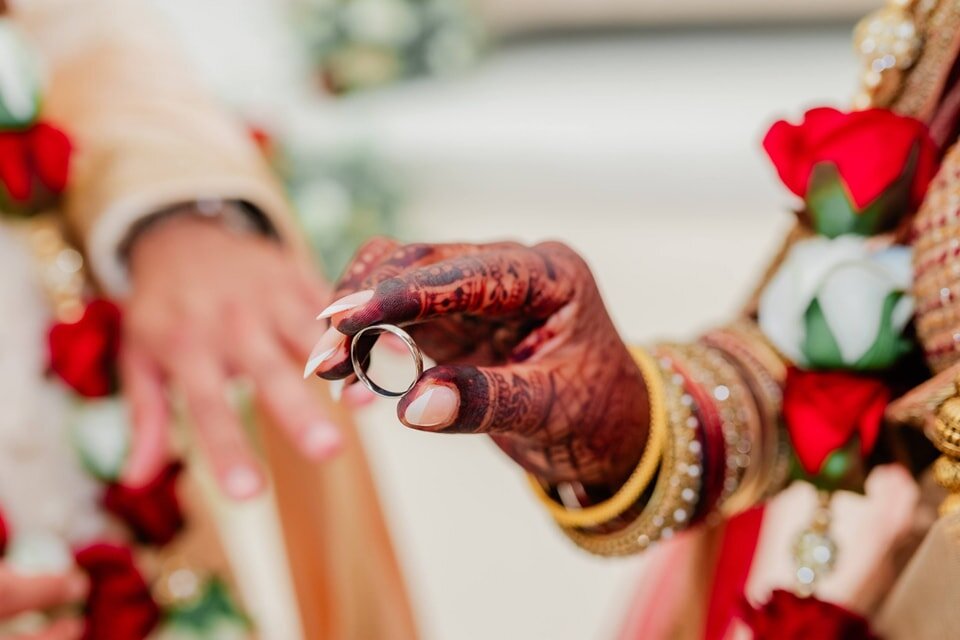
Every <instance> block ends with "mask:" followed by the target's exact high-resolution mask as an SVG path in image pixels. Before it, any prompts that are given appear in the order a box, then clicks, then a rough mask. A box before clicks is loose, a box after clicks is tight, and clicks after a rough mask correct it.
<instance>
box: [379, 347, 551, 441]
mask: <svg viewBox="0 0 960 640" xmlns="http://www.w3.org/2000/svg"><path fill="white" fill-rule="evenodd" d="M555 397H556V394H555V393H554V382H553V377H552V375H551V374H550V370H549V368H547V366H546V365H545V364H544V363H538V364H533V365H531V364H517V365H508V366H504V367H473V366H439V367H434V368H433V369H430V370H429V371H427V372H425V373H424V374H423V375H422V376H421V377H420V380H419V381H417V384H416V385H415V386H414V388H413V389H411V390H410V392H409V393H407V395H405V396H404V397H403V399H402V400H401V401H400V404H399V405H398V406H397V414H398V416H399V417H400V421H401V422H402V423H403V424H405V425H407V426H408V427H411V428H413V429H419V430H422V431H434V432H443V433H508V432H509V433H514V434H517V435H531V434H533V433H534V432H536V431H538V430H540V429H542V428H544V427H545V426H546V425H547V422H548V419H549V417H550V414H551V411H552V409H553V403H554V399H555Z"/></svg>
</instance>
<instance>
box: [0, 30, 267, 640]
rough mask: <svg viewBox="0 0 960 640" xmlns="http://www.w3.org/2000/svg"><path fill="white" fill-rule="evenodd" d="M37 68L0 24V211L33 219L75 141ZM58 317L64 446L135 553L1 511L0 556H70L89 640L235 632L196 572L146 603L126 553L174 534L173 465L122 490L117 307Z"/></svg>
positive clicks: (222, 600) (50, 566) (55, 560)
mask: <svg viewBox="0 0 960 640" xmlns="http://www.w3.org/2000/svg"><path fill="white" fill-rule="evenodd" d="M36 69H37V65H36V64H35V63H34V62H33V59H32V57H31V55H30V52H29V49H27V48H26V47H25V46H24V43H23V40H22V39H21V38H20V37H19V35H18V34H17V32H16V30H15V28H14V26H13V25H12V23H10V21H9V20H7V19H4V18H0V214H8V215H12V216H15V217H17V218H20V219H28V218H33V217H36V219H38V220H39V219H40V216H38V214H41V213H42V212H45V211H48V210H50V209H51V208H56V207H57V206H58V204H59V201H60V197H61V195H62V193H63V191H64V189H65V188H66V186H67V182H68V179H69V175H70V171H69V170H70V157H71V152H72V148H73V146H72V143H71V141H70V138H69V136H68V135H67V134H66V133H65V132H64V131H63V130H61V129H60V128H59V127H57V126H56V125H55V124H53V123H50V122H47V121H44V120H43V118H42V104H43V100H42V97H43V96H42V91H41V87H42V83H41V81H40V77H39V75H38V74H37V73H36ZM60 241H61V242H62V239H61V240H60ZM60 255H61V256H64V255H65V256H68V257H71V258H75V259H76V261H78V264H74V265H72V266H73V267H74V268H72V271H73V272H80V271H81V269H80V267H81V266H82V261H81V260H82V259H81V258H80V257H79V254H78V253H77V252H75V251H74V250H72V249H64V250H63V251H62V252H61V253H60ZM84 288H85V289H87V290H89V286H86V287H84ZM78 309H79V313H77V310H78ZM58 311H60V316H61V317H60V318H59V319H58V320H57V321H56V322H54V323H53V324H52V325H51V326H50V328H49V331H48V334H47V335H48V343H47V347H48V359H49V373H50V376H51V378H52V379H54V380H56V381H59V383H60V384H62V385H63V386H64V387H65V388H67V389H69V390H70V391H71V392H72V393H73V394H74V396H75V403H74V404H75V409H74V415H73V416H72V420H71V422H72V429H71V431H72V440H73V446H74V449H75V451H76V455H77V456H78V457H79V459H80V461H81V463H82V465H83V467H84V468H85V469H86V470H87V471H88V473H89V474H90V475H91V476H92V477H93V478H95V479H96V480H98V481H99V482H100V483H102V494H101V506H102V508H103V510H104V511H105V513H107V514H110V515H111V516H112V517H113V518H114V519H115V520H116V521H117V522H118V523H120V524H122V525H123V528H124V529H125V530H126V531H127V532H128V533H127V536H126V539H127V540H128V541H132V542H135V543H136V546H134V545H133V544H131V542H126V541H124V540H123V538H121V539H120V540H117V539H113V538H111V539H102V540H100V539H98V540H93V541H88V542H87V543H84V544H82V545H79V546H78V547H76V548H74V549H72V550H71V549H69V547H68V545H67V543H66V541H62V540H61V539H59V538H58V537H57V536H54V535H46V534H43V533H39V532H35V531H30V532H20V531H18V529H17V523H16V522H12V521H10V520H9V519H5V518H4V517H3V513H2V508H0V558H2V559H3V560H4V561H6V562H8V563H10V564H12V565H13V566H15V567H18V568H19V569H20V570H30V569H31V568H33V569H37V568H38V566H39V568H40V569H42V570H65V569H67V568H68V566H69V564H70V562H71V558H72V562H73V563H75V564H76V566H78V567H79V568H80V569H82V570H83V571H85V572H86V573H87V575H88V576H89V578H90V585H91V586H90V592H89V596H88V599H87V602H86V605H85V608H84V611H85V616H86V632H85V636H84V637H85V638H86V639H87V640H101V639H102V640H107V639H109V640H139V639H141V638H144V637H146V636H147V635H148V634H149V633H151V632H152V631H154V630H157V629H159V630H160V631H161V632H162V633H163V635H164V637H165V638H192V637H210V636H209V632H210V630H211V629H217V630H218V632H220V633H224V634H232V635H238V634H242V633H243V632H245V631H246V630H247V629H248V627H249V623H248V621H247V619H246V618H245V616H244V615H243V614H241V613H240V612H239V610H238V609H237V607H236V606H235V605H234V604H233V601H232V599H231V598H230V596H229V594H228V593H227V591H226V589H225V587H224V584H223V582H222V580H220V579H219V578H218V577H217V576H194V577H196V578H197V580H196V582H197V584H196V585H195V587H194V588H192V589H191V590H188V591H189V593H187V592H181V593H178V594H176V595H177V597H176V598H166V600H168V602H166V603H164V604H163V605H161V604H160V602H158V599H157V598H155V597H154V595H153V590H154V589H164V588H166V585H162V584H160V582H161V580H159V579H155V580H153V581H151V580H148V578H147V577H146V576H145V574H144V573H143V572H142V571H141V570H140V568H139V567H138V566H137V561H136V558H137V555H138V551H139V549H140V548H141V547H152V548H160V547H163V546H164V545H167V544H168V543H170V542H171V541H173V540H174V539H175V538H176V537H177V535H178V533H179V532H180V531H181V530H182V529H183V526H184V516H183V512H182V510H181V508H180V503H179V500H178V497H177V489H176V485H177V480H178V477H179V475H180V473H181V470H182V468H183V466H182V464H181V463H180V462H178V461H177V462H172V463H171V464H169V465H168V466H167V467H166V468H165V469H163V470H162V471H161V473H160V474H159V475H158V476H157V477H156V478H155V479H153V480H152V481H151V482H149V483H147V484H146V485H145V486H143V487H130V486H126V485H125V484H123V482H122V481H121V480H120V472H121V470H122V467H123V464H124V461H125V458H126V454H127V449H128V443H129V437H130V435H129V432H130V425H129V422H128V420H127V411H126V406H125V405H124V403H123V400H122V397H121V395H120V380H119V375H118V364H117V357H118V353H119V350H120V338H121V324H122V313H121V310H120V308H119V307H118V306H117V305H116V304H115V303H113V302H111V301H109V300H106V299H103V298H97V297H92V298H88V299H87V300H86V301H85V302H84V301H80V304H73V305H67V306H64V307H62V308H61V307H58ZM0 507H2V505H0ZM161 626H162V628H161ZM218 637H220V636H218ZM224 637H225V636H224Z"/></svg>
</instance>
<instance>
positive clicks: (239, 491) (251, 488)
mask: <svg viewBox="0 0 960 640" xmlns="http://www.w3.org/2000/svg"><path fill="white" fill-rule="evenodd" d="M222 485H223V490H224V491H225V492H226V494H227V495H228V496H229V497H231V498H233V499H234V500H249V499H250V498H253V497H255V496H257V495H259V494H260V492H261V491H263V487H264V481H263V476H262V475H261V474H260V472H259V471H258V470H257V469H254V468H253V467H250V466H248V465H245V464H240V465H236V466H234V467H232V468H231V469H229V470H228V471H227V473H226V474H225V475H224V476H223V478H222Z"/></svg>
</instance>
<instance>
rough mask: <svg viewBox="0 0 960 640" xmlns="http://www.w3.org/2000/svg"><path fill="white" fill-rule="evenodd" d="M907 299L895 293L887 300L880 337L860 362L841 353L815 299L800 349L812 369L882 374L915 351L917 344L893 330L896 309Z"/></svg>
mask: <svg viewBox="0 0 960 640" xmlns="http://www.w3.org/2000/svg"><path fill="white" fill-rule="evenodd" d="M903 296H904V293H903V292H902V291H893V292H891V293H890V294H889V295H887V297H886V298H885V299H884V301H883V309H882V310H881V312H880V313H881V316H880V330H879V331H878V332H877V338H876V340H875V341H874V342H873V344H872V345H871V346H870V348H869V349H868V350H867V352H866V353H865V354H863V355H862V356H861V357H860V359H859V360H857V361H856V362H845V361H844V359H843V356H842V355H841V353H840V346H839V345H838V344H837V341H836V338H834V336H833V332H831V331H830V326H829V325H828V324H827V319H826V316H824V315H823V310H822V309H821V307H820V303H819V301H817V300H816V299H814V301H813V302H811V303H810V306H809V307H807V312H806V314H804V326H805V327H806V334H805V335H804V337H803V344H801V345H800V349H801V351H802V352H803V355H804V356H805V357H806V358H807V363H808V368H810V369H849V370H851V371H878V370H882V369H889V368H890V367H892V366H893V365H894V364H896V362H897V361H898V360H899V359H900V358H901V357H903V356H904V355H906V354H908V353H910V351H911V350H912V349H913V343H912V342H910V340H907V339H906V338H904V337H903V334H902V333H901V332H899V331H896V330H895V329H894V328H893V309H894V307H896V305H897V302H899V301H900V299H901V298H902V297H903Z"/></svg>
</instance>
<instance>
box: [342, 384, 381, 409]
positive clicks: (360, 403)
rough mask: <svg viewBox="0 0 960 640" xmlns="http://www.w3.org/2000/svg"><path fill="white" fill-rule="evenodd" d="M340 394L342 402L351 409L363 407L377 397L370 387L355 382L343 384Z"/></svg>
mask: <svg viewBox="0 0 960 640" xmlns="http://www.w3.org/2000/svg"><path fill="white" fill-rule="evenodd" d="M340 396H341V398H342V401H343V403H344V404H346V405H347V406H348V407H351V408H353V409H359V408H361V407H365V406H367V405H369V404H371V403H373V401H374V400H376V399H377V396H376V394H375V393H374V392H373V391H370V389H368V388H367V387H365V386H364V385H363V384H361V383H357V382H354V384H350V385H347V386H345V387H344V388H343V390H342V391H341V393H340Z"/></svg>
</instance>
